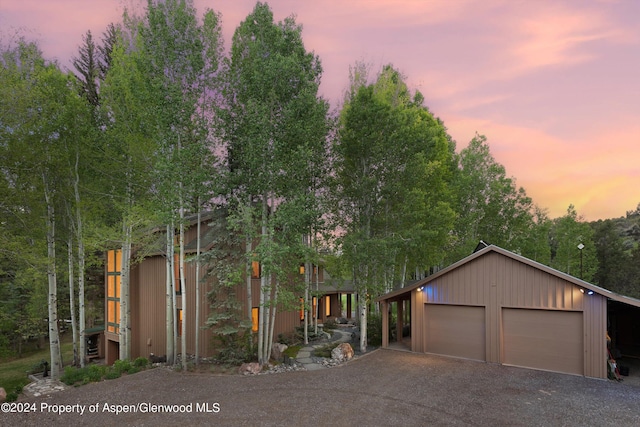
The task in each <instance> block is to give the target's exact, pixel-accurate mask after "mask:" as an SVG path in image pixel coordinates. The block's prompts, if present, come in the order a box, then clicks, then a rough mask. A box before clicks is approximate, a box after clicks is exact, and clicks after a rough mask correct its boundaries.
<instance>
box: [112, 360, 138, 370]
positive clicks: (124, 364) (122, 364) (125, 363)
mask: <svg viewBox="0 0 640 427" xmlns="http://www.w3.org/2000/svg"><path fill="white" fill-rule="evenodd" d="M111 369H112V370H114V371H117V372H118V373H120V374H123V373H127V374H133V373H135V372H133V371H134V370H135V368H134V366H133V365H132V364H131V361H130V360H128V359H125V360H119V359H118V360H116V361H115V362H113V366H112V368H111Z"/></svg>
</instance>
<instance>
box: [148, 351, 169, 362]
mask: <svg viewBox="0 0 640 427" xmlns="http://www.w3.org/2000/svg"><path fill="white" fill-rule="evenodd" d="M149 362H151V363H167V356H166V355H163V356H156V355H155V354H153V353H150V354H149Z"/></svg>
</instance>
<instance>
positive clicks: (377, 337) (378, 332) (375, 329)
mask: <svg viewBox="0 0 640 427" xmlns="http://www.w3.org/2000/svg"><path fill="white" fill-rule="evenodd" d="M367 343H368V344H369V345H372V346H376V347H377V346H380V345H382V315H381V314H379V313H371V314H369V316H367Z"/></svg>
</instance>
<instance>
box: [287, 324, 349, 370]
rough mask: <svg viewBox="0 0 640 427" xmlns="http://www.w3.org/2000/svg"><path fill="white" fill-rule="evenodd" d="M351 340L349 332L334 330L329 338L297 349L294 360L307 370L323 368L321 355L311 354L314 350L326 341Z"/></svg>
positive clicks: (326, 342)
mask: <svg viewBox="0 0 640 427" xmlns="http://www.w3.org/2000/svg"><path fill="white" fill-rule="evenodd" d="M350 341H351V332H347V331H340V330H337V329H336V330H334V331H333V334H332V335H331V339H330V340H322V341H321V342H318V343H316V344H307V345H306V346H305V347H302V348H301V349H300V350H299V351H298V355H297V356H296V362H298V363H300V364H301V365H302V366H304V368H305V369H306V370H307V371H317V370H318V369H325V368H327V366H324V365H323V364H322V363H321V362H322V360H323V359H324V358H323V357H315V356H312V354H313V352H314V350H317V349H319V348H322V347H324V346H325V345H327V344H328V343H335V342H339V343H343V342H350Z"/></svg>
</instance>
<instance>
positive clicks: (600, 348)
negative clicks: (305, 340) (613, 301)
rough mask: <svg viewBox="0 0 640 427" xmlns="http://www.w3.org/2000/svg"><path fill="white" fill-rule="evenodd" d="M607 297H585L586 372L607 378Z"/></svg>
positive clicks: (592, 375)
mask: <svg viewBox="0 0 640 427" xmlns="http://www.w3.org/2000/svg"><path fill="white" fill-rule="evenodd" d="M606 335H607V299H606V298H605V297H603V296H601V295H598V294H594V295H587V296H586V297H585V298H584V337H585V343H584V351H585V357H584V374H585V375H586V376H588V377H593V378H602V379H605V378H607V354H606V348H607V338H606Z"/></svg>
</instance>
